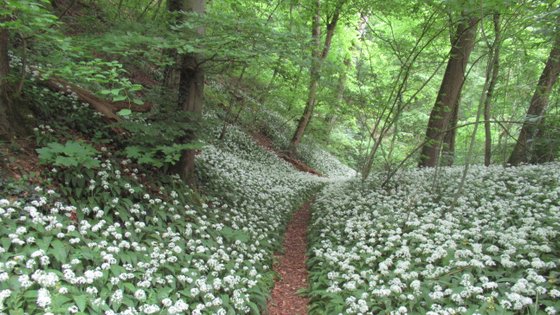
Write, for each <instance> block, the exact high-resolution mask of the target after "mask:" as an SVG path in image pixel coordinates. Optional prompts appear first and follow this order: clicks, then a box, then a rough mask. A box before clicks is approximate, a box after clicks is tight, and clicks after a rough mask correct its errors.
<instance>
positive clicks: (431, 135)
mask: <svg viewBox="0 0 560 315" xmlns="http://www.w3.org/2000/svg"><path fill="white" fill-rule="evenodd" d="M477 24H478V18H471V17H464V18H463V21H462V22H461V23H459V25H458V26H457V31H456V34H455V36H454V37H455V38H454V40H453V43H452V46H451V52H450V56H449V60H448V62H447V67H446V69H445V74H444V76H443V80H442V82H441V86H440V89H439V92H438V95H437V98H436V102H435V105H434V107H433V109H432V112H431V113H430V119H429V121H428V128H427V130H426V143H425V144H424V146H423V147H422V151H421V155H420V161H419V163H418V166H419V167H435V166H436V165H437V164H438V162H439V155H440V151H441V147H442V142H443V138H444V136H445V130H446V129H448V127H449V122H450V120H451V118H452V115H453V112H454V107H455V104H456V103H457V100H458V99H459V95H460V93H461V88H462V86H463V80H464V76H465V69H466V67H467V63H468V60H469V56H470V54H471V52H472V50H473V48H474V42H475V37H476V25H477Z"/></svg>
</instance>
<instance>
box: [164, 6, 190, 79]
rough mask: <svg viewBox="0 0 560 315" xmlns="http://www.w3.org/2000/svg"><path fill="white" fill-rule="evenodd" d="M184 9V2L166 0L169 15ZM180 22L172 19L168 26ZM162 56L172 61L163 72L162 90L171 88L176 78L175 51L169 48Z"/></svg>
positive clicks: (175, 18)
mask: <svg viewBox="0 0 560 315" xmlns="http://www.w3.org/2000/svg"><path fill="white" fill-rule="evenodd" d="M184 9H185V1H184V0H167V11H168V12H169V13H171V14H177V13H179V12H181V11H183V10H184ZM178 22H180V21H179V19H177V17H174V18H173V19H172V20H171V23H170V26H171V25H173V24H174V23H178ZM163 55H164V56H166V57H167V58H169V59H171V60H173V63H172V64H171V65H168V66H166V67H165V69H164V70H163V82H162V85H163V87H164V88H171V87H173V86H174V85H175V84H176V82H177V81H176V77H177V72H178V71H177V66H176V65H177V49H174V48H169V49H164V50H163Z"/></svg>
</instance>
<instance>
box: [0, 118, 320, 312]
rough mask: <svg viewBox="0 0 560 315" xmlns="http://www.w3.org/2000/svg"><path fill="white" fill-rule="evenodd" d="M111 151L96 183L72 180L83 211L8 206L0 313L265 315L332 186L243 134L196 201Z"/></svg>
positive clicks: (207, 156)
mask: <svg viewBox="0 0 560 315" xmlns="http://www.w3.org/2000/svg"><path fill="white" fill-rule="evenodd" d="M106 151H107V150H103V149H101V152H102V155H103V157H98V158H97V159H99V161H100V163H99V164H100V167H99V168H98V169H96V170H95V172H94V173H92V175H91V176H90V175H87V174H86V175H87V176H85V175H84V174H74V177H72V178H67V179H66V180H67V181H68V183H69V184H70V183H72V184H76V183H81V182H83V185H82V184H79V185H80V186H79V187H83V188H82V189H83V192H82V195H83V196H85V197H83V199H80V200H79V201H78V202H76V203H75V204H71V205H70V204H68V203H67V202H65V201H63V200H61V199H60V196H61V195H59V194H58V193H57V192H55V191H54V190H51V189H46V188H43V187H37V189H35V192H34V194H35V195H37V198H33V199H30V200H17V199H16V200H14V199H12V198H5V199H3V198H0V224H2V226H3V228H2V229H1V230H0V312H1V311H7V310H10V311H16V312H17V311H21V312H26V313H47V314H48V313H51V314H68V313H70V314H72V313H78V312H82V313H93V314H107V315H110V314H185V313H190V314H203V313H204V314H244V313H249V312H258V310H259V308H261V307H263V306H264V305H265V304H266V297H267V296H268V292H269V289H270V287H271V285H272V283H273V273H272V271H271V268H270V267H271V264H272V256H273V253H274V251H275V250H277V249H278V248H279V245H280V240H281V234H282V232H283V228H284V226H285V224H286V223H287V220H288V219H289V217H290V212H291V211H292V210H294V209H296V208H297V207H298V206H299V205H300V204H301V203H302V202H303V200H305V199H306V198H308V197H309V196H310V194H311V193H312V192H313V191H315V190H316V189H318V188H319V187H320V186H321V185H323V184H324V182H326V181H329V179H326V178H319V177H317V176H310V175H306V174H304V173H300V172H298V171H296V170H295V169H294V168H293V167H292V166H291V165H289V164H288V163H286V162H284V161H283V160H280V159H279V158H278V157H276V156H275V155H273V154H272V153H270V152H267V151H265V150H263V149H261V148H260V147H258V146H257V145H256V144H255V143H254V142H252V140H251V139H250V137H248V136H247V135H246V134H244V133H242V132H241V131H239V130H238V129H235V128H232V130H230V131H229V132H228V136H227V137H226V139H225V140H224V142H223V143H217V144H215V145H209V146H208V147H207V148H205V150H204V151H203V153H202V154H200V155H199V156H198V158H197V164H198V169H199V172H200V173H199V175H200V177H201V182H202V183H204V185H205V187H203V190H204V191H206V192H207V194H208V195H207V196H203V197H202V199H200V197H198V201H196V200H197V198H195V197H194V196H195V195H194V193H193V192H192V191H191V190H190V189H189V188H187V187H186V186H185V185H184V184H183V183H182V182H181V181H180V180H178V179H177V178H167V179H166V180H165V181H163V183H165V184H161V186H160V187H152V185H151V186H150V187H147V185H146V184H145V183H146V182H148V181H147V178H146V175H145V174H143V173H142V172H140V171H139V170H138V169H136V168H134V166H133V164H131V163H130V161H128V160H117V159H115V158H114V157H112V156H110V154H109V153H110V152H106ZM6 197H8V196H6Z"/></svg>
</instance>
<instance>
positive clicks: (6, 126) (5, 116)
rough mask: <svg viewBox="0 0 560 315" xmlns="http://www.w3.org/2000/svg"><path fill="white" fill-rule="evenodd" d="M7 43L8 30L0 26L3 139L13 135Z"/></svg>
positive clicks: (0, 123)
mask: <svg viewBox="0 0 560 315" xmlns="http://www.w3.org/2000/svg"><path fill="white" fill-rule="evenodd" d="M8 44H9V34H8V30H7V29H5V28H0V139H4V140H10V139H12V137H13V136H14V128H13V126H12V122H13V119H12V118H13V117H12V116H13V113H12V111H13V108H12V102H11V99H10V97H9V95H8V75H9V73H10V62H9V59H8Z"/></svg>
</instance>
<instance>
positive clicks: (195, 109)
mask: <svg viewBox="0 0 560 315" xmlns="http://www.w3.org/2000/svg"><path fill="white" fill-rule="evenodd" d="M205 8H206V3H205V0H186V1H185V11H187V12H193V13H196V14H199V15H203V14H204V13H205ZM204 31H205V30H204V27H199V28H198V29H197V36H204ZM180 59H181V66H180V79H179V95H178V103H179V108H180V109H181V110H183V111H186V112H189V113H192V119H193V121H194V120H196V119H197V118H200V115H201V113H202V106H203V103H204V69H203V68H202V63H201V61H200V59H201V58H200V56H199V55H197V54H195V53H185V54H183V55H182V56H180ZM188 140H189V141H193V140H195V139H194V136H191V137H189V139H188ZM195 154H196V151H195V150H185V151H184V152H183V154H182V156H181V159H180V161H179V163H178V164H177V171H178V173H179V175H180V176H181V178H182V179H183V180H184V181H186V182H187V183H188V184H190V185H191V186H194V185H195V183H196V177H195V173H194V170H195Z"/></svg>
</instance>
